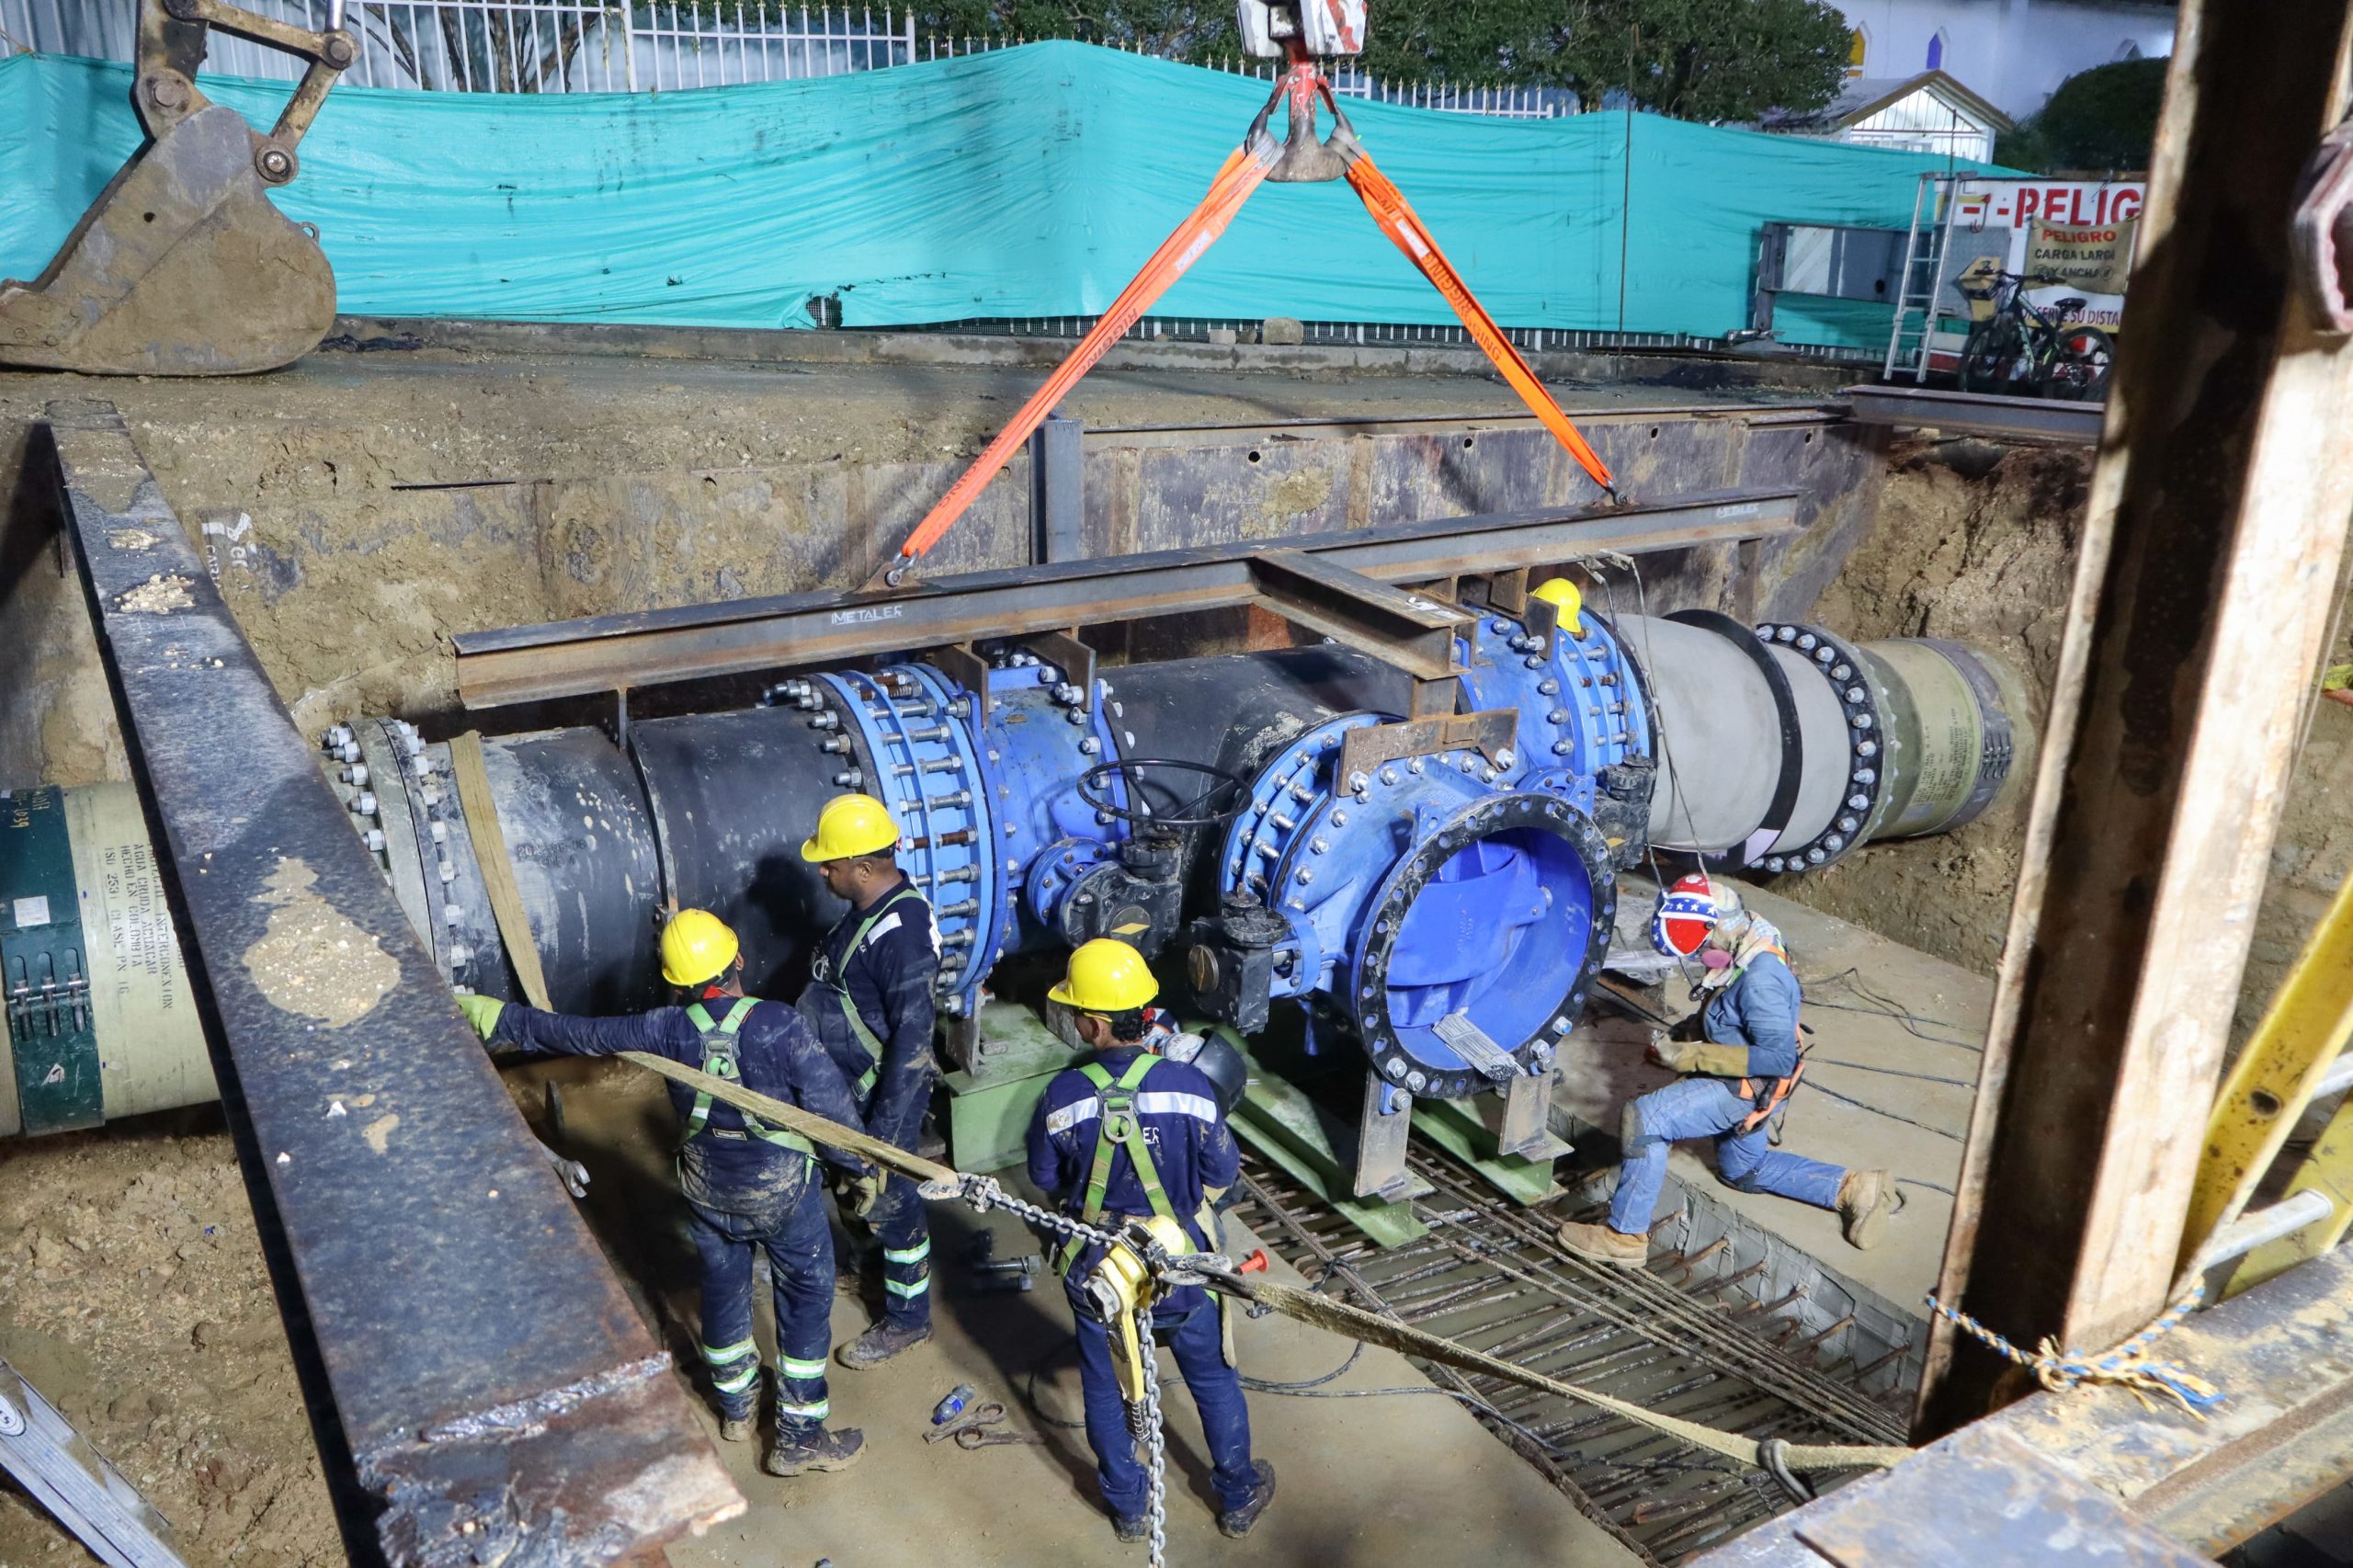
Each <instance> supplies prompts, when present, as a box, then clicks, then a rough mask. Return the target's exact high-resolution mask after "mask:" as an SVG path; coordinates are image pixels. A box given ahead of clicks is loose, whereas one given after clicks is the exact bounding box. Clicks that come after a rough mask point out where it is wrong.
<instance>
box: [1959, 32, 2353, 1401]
mask: <svg viewBox="0 0 2353 1568" xmlns="http://www.w3.org/2000/svg"><path fill="white" fill-rule="evenodd" d="M2348 26H2353V17H2348V7H2347V4H2346V3H2345V0H2333V3H2329V4H2315V5H2307V6H2284V7H2282V6H2241V5H2236V4H2232V3H2228V0H2188V3H2187V4H2186V5H2185V7H2184V16H2183V27H2182V32H2181V40H2182V47H2181V49H2180V50H2179V51H2178V52H2177V53H2176V54H2175V56H2174V59H2173V64H2172V67H2171V76H2170V80H2169V84H2168V91H2167V95H2166V101H2165V115H2164V119H2163V120H2162V121H2161V123H2160V126H2159V131H2158V137H2157V146H2156V153H2155V156H2154V160H2153V168H2152V179H2151V184H2150V200H2149V208H2148V211H2147V214H2146V216H2145V217H2144V219H2143V229H2142V235H2141V241H2140V259H2139V264H2138V266H2137V267H2136V269H2135V271H2134V273H2133V277H2132V286H2131V295H2132V319H2133V330H2132V331H2131V332H2130V333H2127V334H2126V335H2124V340H2123V346H2122V349H2121V351H2120V355H2119V357H2118V360H2117V369H2116V381H2115V384H2114V386H2113V388H2112V389H2111V391H2110V393H2109V402H2108V425H2107V430H2106V435H2105V437H2104V441H2103V446H2102V449H2101V454H2100V460H2099V465H2098V468H2097V472H2095V474H2094V476H2093V482H2092V493H2091V502H2090V506H2089V512H2088V516H2087V517H2086V522H2085V527H2084V537H2083V544H2082V551H2081V557H2080V560H2079V561H2078V563H2077V567H2076V575H2075V587H2074V592H2073V596H2072V597H2071V601H2070V604H2069V608H2068V624H2067V633H2066V637H2065V640H2064V642H2063V644H2062V647H2061V651H2060V661H2059V672H2058V676H2057V680H2056V682H2055V689H2054V692H2053V695H2052V710H2051V718H2050V721H2049V723H2048V724H2047V725H2046V727H2045V741H2044V752H2043V760H2042V764H2041V767H2040V771H2039V773H2038V776H2037V779H2036V788H2035V798H2034V803H2033V807H2032V811H2031V813H2030V816H2029V824H2028V830H2027V838H2026V846H2025V850H2024V853H2023V856H2022V859H2021V869H2020V874H2019V886H2018V897H2017V901H2016V903H2015V904H2014V906H2013V908H2012V913H2011V917H2010V926H2009V937H2008V942H2007V945H2006V950H2005V952H2004V955H2003V960H2002V969H2001V973H2000V976H1999V979H1998V981H1997V983H1996V986H1995V1006H1994V1017H1993V1021H1992V1024H1991V1027H1990V1029H1989V1034H1988V1039H1987V1042H1986V1051H1985V1056H1984V1064H1983V1067H1982V1070H1981V1074H1982V1075H1981V1078H1980V1083H1979V1088H1978V1095H1977V1100H1976V1106H1975V1109H1974V1111H1973V1113H1972V1118H1971V1123H1970V1131H1969V1139H1968V1142H1967V1144H1966V1145H1965V1150H1964V1155H1963V1164H1962V1169H1961V1181H1960V1183H1959V1184H1958V1185H1959V1188H1960V1197H1959V1200H1958V1201H1957V1202H1956V1204H1955V1206H1954V1214H1953V1225H1952V1230H1951V1233H1950V1234H1949V1238H1948V1241H1947V1244H1946V1251H1945V1257H1944V1265H1943V1272H1942V1277H1941V1278H1940V1280H1939V1283H1938V1296H1939V1298H1940V1299H1941V1300H1942V1301H1946V1302H1948V1303H1951V1304H1954V1305H1957V1306H1959V1307H1960V1308H1961V1309H1962V1310H1963V1311H1965V1312H1969V1313H1971V1314H1972V1315H1973V1316H1975V1317H1976V1318H1978V1319H1979V1320H1981V1321H1982V1322H1983V1323H1984V1324H1985V1325H1986V1326H1987V1327H1989V1328H1991V1329H1993V1330H1994V1331H1995V1332H1997V1333H1999V1334H2002V1335H2006V1336H2007V1337H2008V1338H2009V1339H2010V1340H2011V1341H2012V1342H2014V1343H2017V1344H2020V1345H2032V1344H2035V1343H2036V1342H2037V1341H2039V1340H2040V1339H2041V1338H2042V1337H2043V1336H2045V1335H2051V1336H2053V1337H2055V1338H2056V1339H2058V1340H2059V1341H2060V1343H2061V1344H2063V1345H2064V1346H2070V1347H2074V1348H2076V1349H2080V1350H2083V1351H2086V1352H2091V1351H2097V1350H2099V1349H2103V1348H2105V1347H2106V1346H2109V1345H2112V1344H2115V1343H2116V1342H2118V1341H2119V1340H2121V1339H2122V1338H2124V1337H2125V1336H2126V1335H2130V1334H2131V1333H2133V1332H2134V1331H2136V1330H2138V1329H2139V1328H2141V1327H2142V1326H2143V1325H2144V1324H2147V1323H2149V1322H2150V1321H2152V1320H2153V1319H2154V1318H2155V1317H2156V1315H2157V1314H2158V1312H2160V1311H2161V1310H2162V1309H2163V1307H2164V1306H2165V1303H2166V1301H2168V1299H2169V1298H2170V1297H2171V1295H2172V1293H2173V1291H2174V1290H2175V1289H2176V1281H2175V1271H2176V1268H2177V1256H2178V1254H2179V1251H2180V1248H2181V1244H2182V1242H2183V1239H2184V1238H2183V1230H2184V1224H2185V1217H2186V1215H2187V1213H2188V1207H2189V1197H2190V1192H2191V1188H2192V1185H2193V1183H2194V1181H2195V1178H2196V1175H2197V1169H2198V1164H2199V1158H2200V1150H2201V1147H2202V1145H2203V1142H2204V1129H2205V1123H2206V1115H2207V1109H2208V1106H2209V1104H2210V1103H2211V1099H2212V1097H2213V1095H2214V1089H2215V1084H2216V1081H2217V1078H2218V1076H2219V1074H2220V1071H2221V1066H2222V1051H2223V1046H2224V1043H2225V1040H2226V1038H2227V1035H2228V1031H2229V1026H2230V1021H2231V1014H2232V1010H2233V1007H2234V1005H2235V1003H2236V1001H2237V998H2238V994H2239V987H2240V983H2241V979H2242V973H2243V970H2244V967H2245V960H2246V951H2247V943H2248V939H2249V937H2250V935H2251V933H2252V931H2253V929H2254V926H2255V911H2256V902H2257V900H2258V898H2259V897H2260V895H2261V893H2262V891H2263V882H2264V873H2265V869H2266V863H2267V859H2268V854H2269V851H2270V848H2271V844H2272V839H2273V836H2274V834H2275V832H2276V830H2277V826H2278V823H2279V812H2280V808H2281V805H2282V802H2283V801H2284V799H2285V795H2286V790H2287V779H2288V772H2289V767H2290V763H2291V762H2292V760H2293V757H2294V754H2295V750H2296V746H2297V744H2298V739H2299V736H2300V734H2301V733H2302V723H2303V720H2304V717H2305V713H2306V707H2307V703H2308V701H2309V699H2310V696H2311V692H2312V686H2313V676H2314V674H2315V672H2316V669H2317V665H2318V663H2319V659H2320V654H2321V653H2322V650H2323V647H2324V645H2325V642H2326V638H2327V631H2328V628H2329V625H2330V621H2331V618H2332V616H2333V614H2334V613H2335V609H2336V604H2335V600H2336V583H2337V573H2338V568H2339V564H2340V562H2341V560H2342V556H2343V551H2344V543H2345V532H2346V519H2347V515H2348V513H2353V444H2348V443H2347V440H2346V431H2347V429H2348V428H2353V348H2348V347H2347V341H2348V340H2347V338H2346V337H2345V336H2343V335H2331V334H2329V333H2327V332H2326V331H2325V330H2324V329H2323V323H2322V320H2321V311H2322V309H2323V304H2322V301H2320V300H2319V298H2318V296H2317V295H2316V294H2315V293H2314V291H2313V290H2312V289H2311V288H2310V287H2309V285H2300V284H2299V283H2298V282H2297V281H2296V280H2295V279H2294V278H2292V277H2291V273H2290V256H2291V253H2292V251H2293V249H2294V246H2293V244H2291V235H2292V234H2294V233H2296V232H2297V215H2298V210H2299V207H2300V205H2301V204H2302V202H2303V199H2304V191H2305V189H2306V188H2307V182H2308V180H2309V179H2310V177H2311V176H2310V174H2309V171H2310V170H2311V169H2312V168H2313V162H2314V156H2315V153H2316V151H2317V150H2318V149H2320V147H2321V145H2322V137H2323V135H2324V134H2325V132H2327V131H2330V130H2331V129H2332V128H2334V127H2335V126H2336V124H2337V122H2338V121H2339V120H2340V119H2342V118H2343V117H2344V115H2345V112H2346V107H2347V106H2346V88H2345V76H2346V56H2347V30H2348ZM2256 102H2259V103H2261V104H2262V106H2263V111H2262V112H2261V113H2259V114H2250V113H2248V112H2246V106H2247V105H2248V104H2250V103H2256ZM2320 188H2324V189H2325V188H2328V187H2327V186H2326V182H2323V183H2322V186H2321V187H2320ZM2336 188H2337V189H2339V190H2340V192H2341V190H2342V186H2341V185H2340V186H2339V187H2336ZM2196 1239H2197V1238H2190V1240H2191V1241H2192V1242H2193V1243H2194V1242H2195V1240H2196ZM2021 1381H2022V1374H2019V1373H2018V1372H2017V1371H2016V1369H2012V1368H2011V1367H2010V1366H2009V1364H2008V1363H2007V1362H2006V1361H2005V1360H2003V1359H2002V1358H2000V1357H1999V1356H1997V1355H1996V1354H1995V1352H1994V1351H1992V1350H1991V1349H1988V1348H1986V1347H1985V1346H1984V1345H1982V1344H1980V1343H1979V1342H1978V1341H1976V1340H1975V1339H1973V1338H1971V1337H1969V1336H1967V1335H1960V1334H1958V1333H1957V1332H1956V1331H1955V1329H1954V1328H1953V1326H1952V1324H1949V1323H1948V1322H1946V1321H1944V1320H1943V1319H1941V1318H1939V1319H1938V1320H1937V1321H1936V1323H1935V1324H1934V1325H1933V1335H1932V1338H1931V1341H1930V1346H1929V1353H1928V1357H1927V1369H1926V1375H1925V1378H1924V1381H1923V1384H1922V1390H1921V1403H1920V1408H1919V1416H1920V1419H1919V1431H1920V1434H1921V1435H1922V1436H1926V1437H1934V1436H1937V1435H1938V1434H1940V1433H1944V1432H1948V1431H1950V1430H1951V1429H1953V1428H1954V1427H1955V1426H1959V1425H1961V1423H1963V1422H1965V1421H1968V1420H1971V1419H1972V1418H1974V1417H1975V1416H1978V1415H1984V1413H1985V1412H1986V1411H1987V1410H1989V1409H1991V1408H1995V1407H1996V1406H1998V1405H2000V1404H2001V1403H2005V1402H2006V1400H2008V1399H2010V1398H2015V1397H2016V1396H2017V1394H2018V1392H2022V1391H2021V1389H2020V1388H2019V1384H2020V1382H2021Z"/></svg>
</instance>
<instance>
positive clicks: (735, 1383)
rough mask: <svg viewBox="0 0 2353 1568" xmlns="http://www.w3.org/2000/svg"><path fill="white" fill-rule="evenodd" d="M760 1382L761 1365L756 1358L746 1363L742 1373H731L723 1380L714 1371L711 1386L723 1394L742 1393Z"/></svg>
mask: <svg viewBox="0 0 2353 1568" xmlns="http://www.w3.org/2000/svg"><path fill="white" fill-rule="evenodd" d="M758 1381H760V1363H759V1361H758V1359H757V1358H754V1359H752V1360H749V1361H746V1362H745V1363H744V1369H743V1370H742V1371H740V1372H731V1373H729V1374H728V1375H727V1376H726V1377H723V1378H722V1377H720V1376H719V1375H718V1374H717V1371H716V1369H714V1370H713V1373H712V1376H711V1380H710V1386H711V1387H713V1388H715V1389H717V1390H718V1391H719V1392H722V1393H742V1392H744V1391H745V1389H747V1388H750V1387H751V1386H752V1385H753V1384H754V1383H756V1382H758Z"/></svg>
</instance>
